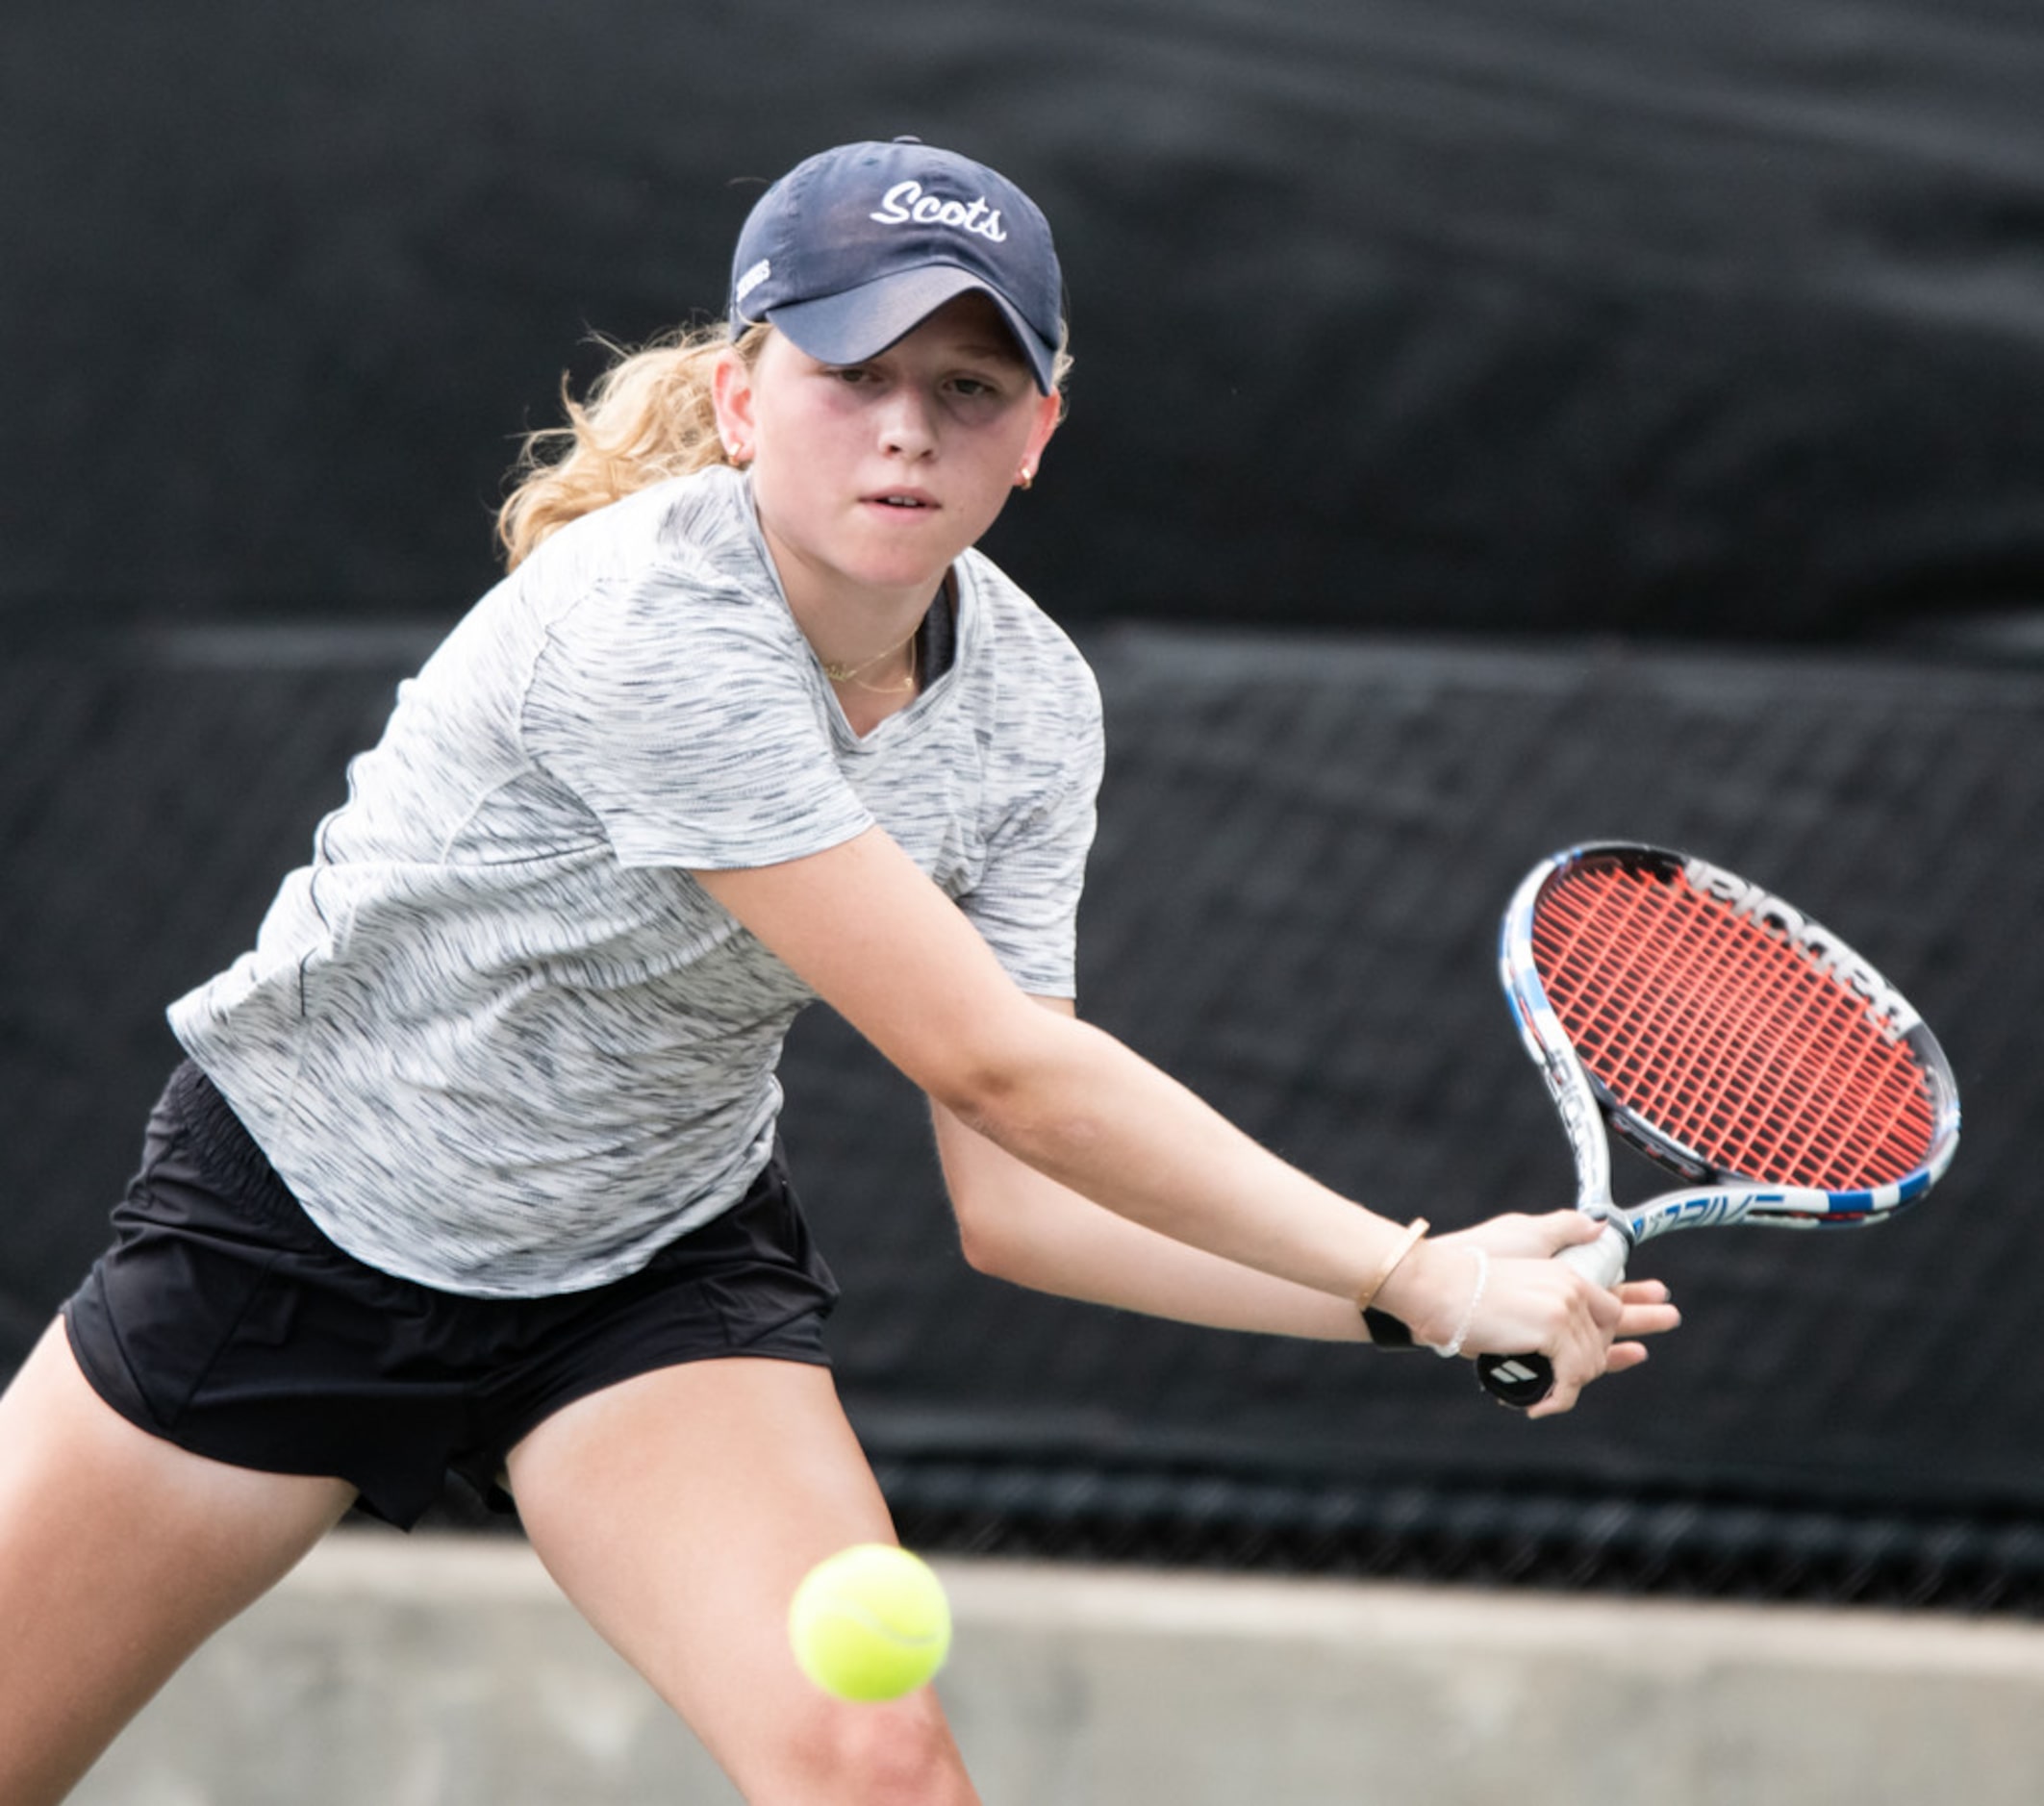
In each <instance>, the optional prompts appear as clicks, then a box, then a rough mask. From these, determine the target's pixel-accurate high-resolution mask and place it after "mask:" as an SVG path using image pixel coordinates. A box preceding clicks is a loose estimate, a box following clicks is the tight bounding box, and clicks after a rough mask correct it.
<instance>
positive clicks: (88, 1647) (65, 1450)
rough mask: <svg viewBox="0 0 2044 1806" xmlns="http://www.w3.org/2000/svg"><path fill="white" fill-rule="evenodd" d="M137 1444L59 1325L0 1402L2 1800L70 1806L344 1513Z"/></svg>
mask: <svg viewBox="0 0 2044 1806" xmlns="http://www.w3.org/2000/svg"><path fill="white" fill-rule="evenodd" d="M353 1498H354V1490H353V1488H351V1487H349V1486H348V1485H346V1484H345V1483H344V1482H342V1481H340V1480H332V1479H316V1478H308V1477H305V1476H303V1475H296V1474H274V1473H258V1472H256V1471H254V1470H252V1469H250V1468H246V1467H230V1466H228V1465H226V1464H224V1463H221V1462H216V1461H210V1460H207V1459H206V1458H204V1457H203V1456H199V1455H193V1454H189V1453H187V1452H186V1451H185V1450H184V1449H182V1448H179V1447H177V1446H175V1445H174V1444H173V1443H170V1442H164V1441H163V1440H162V1439H160V1438H158V1437H155V1436H152V1435H151V1434H150V1433H149V1432H148V1431H146V1430H143V1429H139V1428H138V1427H137V1426H136V1425H135V1424H133V1423H130V1422H129V1421H128V1420H127V1418H125V1417H121V1416H120V1415H119V1414H118V1413H116V1412H115V1411H114V1410H113V1409H112V1407H110V1406H109V1405H107V1404H106V1403H105V1401H104V1400H102V1399H101V1398H100V1396H99V1394H98V1393H97V1392H94V1391H93V1390H92V1388H91V1386H90V1385H89V1384H88V1382H87V1380H86V1378H85V1375H84V1374H83V1373H82V1372H80V1370H79V1367H78V1364H77V1362H76V1360H75V1359H74V1358H73V1356H72V1354H71V1348H70V1343H69V1342H68V1340H67V1338H66V1337H65V1334H64V1330H63V1324H62V1323H61V1322H60V1323H56V1324H53V1325H52V1326H51V1327H50V1329H49V1331H48V1332H47V1333H46V1334H45V1335H44V1336H43V1338H42V1340H41V1341H40V1342H38V1344H37V1346H36V1348H35V1350H34V1351H33V1352H32V1353H31V1354H30V1356H29V1358H28V1360H27V1361H26V1362H25V1363H24V1364H23V1366H22V1367H21V1370H20V1371H19V1372H18V1373H17V1374H16V1375H15V1376H14V1380H13V1384H12V1385H11V1386H10V1387H9V1388H8V1390H7V1392H6V1393H5V1395H4V1396H0V1624H4V1625H5V1626H6V1632H7V1634H6V1635H5V1636H4V1637H0V1801H5V1802H7V1806H40V1803H41V1802H44V1801H53V1800H58V1799H62V1798H63V1795H64V1793H66V1792H67V1791H68V1790H69V1788H70V1787H71V1786H72V1785H73V1784H74V1783H75V1782H76V1781H77V1779H78V1777H79V1776H80V1775H81V1774H83V1773H84V1772H85V1770H86V1769H87V1768H89V1767H90V1766H91V1764H92V1763H93V1762H94V1761H95V1760H96V1759H97V1758H98V1756H99V1754H100V1752H101V1751H102V1750H103V1749H104V1748H105V1747H106V1745H107V1744H108V1743H111V1742H112V1741H113V1739H114V1735H115V1733H116V1732H118V1731H119V1729H120V1728H121V1726H122V1725H124V1724H125V1723H126V1722H127V1721H128V1719H129V1718H132V1717H133V1716H134V1715H135V1713H136V1712H138V1711H139V1709H140V1708H141V1707H142V1705H143V1704H145V1703H146V1702H147V1700H148V1699H149V1698H150V1696H151V1695H152V1694H154V1693H156V1691H157V1689H158V1688H160V1687H161V1686H162V1685H163V1684H164V1681H165V1680H167V1679H168V1678H169V1676H170V1675H171V1674H172V1672H174V1671H175V1669H176V1668H178V1666H179V1664H181V1663H182V1662H183V1661H184V1659H185V1658H186V1657H187V1656H188V1655H189V1654H190V1652H191V1651H192V1650H193V1649H194V1648H196V1647H197V1646H198V1644H199V1643H202V1642H204V1641H205V1639H206V1638H207V1637H209V1636H210V1635H212V1633H213V1632H214V1630H216V1629H218V1628H219V1626H220V1625H221V1624H223V1623H225V1622H226V1621H227V1619H229V1618H232V1617H234V1615H235V1614H236V1613H238V1612H240V1610H241V1609H242V1608H243V1607H244V1606H246V1605H248V1604H250V1603H251V1602H253V1601H254V1600H255V1599H256V1598H257V1597H259V1596H260V1595H261V1594H262V1593H265V1591H267V1590H268V1588H269V1587H270V1586H272V1585H273V1584H274V1583H275V1582H276V1581H278V1580H279V1579H281V1578H282V1577H283V1576H284V1575H285V1574H286V1573H288V1572H289V1571H290V1568H292V1567H294V1566H295V1565H296V1564H297V1562H298V1560H299V1558H300V1557H302V1556H303V1555H304V1554H305V1552H306V1551H307V1550H308V1549H309V1548H311V1547H312V1545H313V1544H314V1543H316V1542H317V1541H318V1540H319V1539H320V1538H321V1537H322V1536H323V1535H324V1534H325V1533H326V1532H327V1531H328V1530H329V1529H330V1528H332V1526H333V1525H334V1524H335V1523H336V1522H337V1521H339V1519H340V1518H341V1516H342V1514H343V1513H345V1512H346V1510H347V1508H348V1506H349V1504H350V1502H351V1501H352V1500H353Z"/></svg>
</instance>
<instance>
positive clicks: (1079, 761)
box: [959, 685, 1101, 997]
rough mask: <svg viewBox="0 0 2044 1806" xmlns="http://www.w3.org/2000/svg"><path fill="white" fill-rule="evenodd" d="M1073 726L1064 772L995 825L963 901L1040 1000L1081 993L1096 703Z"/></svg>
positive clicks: (1096, 764) (1004, 962) (1094, 809)
mask: <svg viewBox="0 0 2044 1806" xmlns="http://www.w3.org/2000/svg"><path fill="white" fill-rule="evenodd" d="M1088 693H1089V695H1090V694H1091V688H1090V685H1089V687H1088ZM1074 726H1075V737H1074V739H1073V740H1071V741H1069V742H1068V743H1067V750H1068V754H1069V756H1068V758H1067V759H1066V760H1065V761H1064V762H1063V764H1062V765H1061V767H1060V768H1059V769H1058V771H1057V772H1056V773H1055V774H1054V775H1053V776H1051V777H1050V778H1049V781H1048V782H1047V784H1046V785H1045V786H1044V787H1043V788H1041V789H1039V790H1036V791H1035V792H1034V793H1033V794H1031V795H1029V796H1028V797H1026V798H1024V799H1022V800H1020V801H1018V803H1017V804H1016V805H1015V806H1014V807H1012V808H1011V809H1010V810H1009V811H1008V812H1007V814H1006V815H1004V816H1003V817H1002V818H1001V819H1000V820H998V821H997V822H996V823H995V824H994V825H993V828H992V830H991V832H990V833H989V835H988V838H987V847H986V864H985V867H984V869H983V871H982V872H981V874H980V878H979V882H978V883H977V884H976V885H975V886H974V887H973V889H972V890H971V891H970V892H969V893H968V894H967V895H965V896H963V897H961V898H960V899H959V904H960V907H961V908H962V909H963V910H964V911H965V913H966V915H967V916H968V917H969V918H970V919H971V921H972V925H973V926H974V927H975V928H977V929H978V930H979V933H980V935H981V936H982V938H983V939H984V940H985V941H986V942H987V944H988V945H989V946H990V947H991V948H992V949H993V951H994V955H995V957H996V958H997V960H999V962H1000V964H1001V966H1002V968H1003V969H1004V970H1005V971H1006V972H1007V974H1008V976H1009V977H1010V978H1012V979H1014V981H1015V982H1016V984H1017V985H1019V986H1020V987H1021V988H1022V990H1023V991H1028V992H1029V993H1030V994H1032V995H1034V996H1043V997H1072V996H1076V995H1077V992H1078V982H1077V963H1078V908H1079V898H1080V895H1081V893H1082V892H1083V890H1085V885H1086V860H1087V856H1088V855H1089V854H1090V853H1091V851H1092V849H1093V838H1094V830H1095V826H1096V823H1097V820H1098V798H1099V787H1100V770H1101V738H1100V727H1099V716H1098V706H1097V704H1096V706H1095V707H1094V709H1093V710H1092V712H1091V713H1090V715H1088V716H1087V717H1086V718H1085V719H1084V720H1083V721H1081V722H1079V723H1076V724H1074Z"/></svg>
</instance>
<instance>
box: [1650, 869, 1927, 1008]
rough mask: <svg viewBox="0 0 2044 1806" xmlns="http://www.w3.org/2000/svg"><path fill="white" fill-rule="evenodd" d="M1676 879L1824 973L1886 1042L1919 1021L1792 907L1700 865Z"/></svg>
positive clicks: (1870, 971)
mask: <svg viewBox="0 0 2044 1806" xmlns="http://www.w3.org/2000/svg"><path fill="white" fill-rule="evenodd" d="M1682 875H1683V877H1685V878H1687V879H1688V880H1689V882H1690V883H1691V884H1692V885H1693V886H1695V887H1696V889H1697V890H1701V891H1703V893H1704V894H1705V895H1706V896H1713V897H1716V898H1717V899H1718V900H1719V901H1720V902H1721V903H1727V904H1729V905H1730V907H1731V911H1732V914H1733V915H1735V916H1752V917H1753V919H1754V921H1756V922H1758V923H1759V924H1760V925H1761V926H1762V927H1763V928H1767V929H1770V930H1772V931H1773V932H1774V933H1775V934H1777V935H1779V936H1780V938H1781V939H1782V940H1783V941H1787V942H1788V943H1789V945H1790V946H1792V947H1794V948H1795V949H1796V950H1797V951H1798V952H1799V953H1801V954H1802V955H1803V956H1804V958H1805V959H1806V960H1808V961H1809V962H1810V964H1811V965H1813V966H1816V967H1818V969H1819V970H1821V971H1826V972H1829V973H1830V974H1831V976H1832V977H1833V978H1835V979H1836V980H1837V981H1838V983H1839V984H1841V985H1843V986H1844V987H1845V988H1846V989H1847V990H1848V991H1852V992H1853V993H1854V994H1855V996H1858V997H1863V998H1865V999H1866V1006H1867V1015H1868V1016H1869V1017H1871V1018H1872V1019H1873V1020H1874V1021H1875V1022H1878V1023H1879V1024H1880V1026H1881V1028H1882V1029H1883V1030H1884V1031H1885V1032H1886V1034H1887V1036H1888V1037H1889V1039H1890V1040H1892V1041H1900V1040H1901V1039H1902V1038H1903V1037H1904V1036H1905V1035H1906V1034H1907V1033H1908V1032H1909V1031H1910V1030H1911V1029H1912V1028H1914V1027H1915V1026H1916V1025H1917V1024H1918V1023H1919V1022H1921V1021H1922V1020H1923V1017H1922V1016H1918V1015H1917V1013H1916V1012H1915V1011H1914V1010H1913V1009H1911V1008H1910V1007H1909V1002H1908V999H1907V998H1905V996H1904V995H1903V994H1902V992H1901V991H1897V990H1896V989H1895V987H1894V986H1893V985H1891V984H1889V983H1888V981H1887V980H1886V979H1885V978H1883V977H1881V975H1880V973H1879V972H1878V971H1876V970H1875V969H1874V967H1873V966H1870V965H1869V964H1868V963H1867V962H1866V961H1865V960H1863V959H1861V958H1860V957H1859V955H1858V954H1856V953H1855V952H1854V951H1853V949H1852V948H1851V947H1849V946H1847V945H1846V943H1845V942H1844V941H1841V940H1839V939H1838V937H1837V936H1836V935H1834V934H1832V933H1831V931H1830V929H1829V928H1826V927H1824V926H1823V925H1822V924H1821V923H1818V922H1813V921H1811V920H1810V918H1809V917H1808V916H1805V915H1804V913H1803V912H1802V911H1801V910H1799V909H1798V908H1796V906H1795V905H1794V904H1793V903H1784V902H1782V900H1781V899H1780V898H1779V897H1778V896H1776V895H1775V894H1774V893H1773V892H1772V891H1768V890H1761V889H1760V887H1759V886H1758V885H1756V884H1748V883H1747V882H1746V880H1745V879H1744V878H1740V877H1736V876H1734V875H1733V874H1732V873H1730V872H1729V871H1726V870H1724V869H1723V868H1722V867H1720V866H1717V865H1711V864H1709V863H1708V862H1707V861H1705V860H1701V859H1690V860H1688V861H1687V862H1685V864H1684V865H1683V866H1682Z"/></svg>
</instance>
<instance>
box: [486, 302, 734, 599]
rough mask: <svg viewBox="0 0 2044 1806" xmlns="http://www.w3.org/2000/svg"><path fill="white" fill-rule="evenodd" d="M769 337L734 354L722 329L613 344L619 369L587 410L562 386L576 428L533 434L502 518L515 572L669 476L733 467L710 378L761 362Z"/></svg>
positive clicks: (606, 376) (599, 382)
mask: <svg viewBox="0 0 2044 1806" xmlns="http://www.w3.org/2000/svg"><path fill="white" fill-rule="evenodd" d="M766 333H767V328H765V327H763V326H754V327H750V328H748V329H747V330H746V332H745V333H744V337H742V338H741V339H739V340H738V341H737V343H736V345H735V347H734V345H733V342H732V339H731V337H730V333H729V331H728V329H727V328H726V327H724V326H723V325H721V324H719V325H716V326H703V327H694V328H688V329H684V330H681V331H678V332H674V333H670V334H669V335H668V336H666V337H665V338H662V339H655V340H653V341H652V342H651V343H650V344H647V345H643V346H642V347H640V348H639V349H637V350H630V349H627V348H625V347H623V346H618V345H612V346H611V347H610V349H611V350H612V351H613V352H614V353H615V354H616V361H615V362H614V363H613V364H611V366H610V368H609V369H607V370H605V371H604V373H603V374H602V375H601V376H599V377H598V378H597V379H596V381H595V382H594V384H593V385H592V386H591V389H590V391H589V399H588V401H587V403H586V404H585V403H580V402H577V401H576V400H575V398H574V397H573V396H572V395H571V394H569V393H568V384H567V379H566V378H564V379H563V380H562V385H561V400H562V403H563V406H564V407H565V408H566V410H567V413H568V424H567V425H566V426H551V427H543V428H542V429H540V430H539V431H538V432H535V433H528V434H527V435H526V436H525V442H524V444H523V446H522V447H521V448H520V451H519V455H518V461H517V464H516V465H514V466H513V469H512V477H513V488H512V491H511V493H510V495H509V496H507V497H506V498H505V501H504V505H503V507H501V508H500V509H498V510H497V517H496V531H497V539H498V542H499V543H500V544H501V546H502V547H503V552H504V564H505V568H506V569H511V570H515V569H516V568H517V566H518V565H519V564H521V563H522V562H523V561H524V560H525V559H526V558H528V557H529V556H530V555H531V553H532V550H533V548H534V547H535V546H537V545H538V544H539V543H540V542H541V540H543V539H545V538H546V537H547V536H548V535H549V534H553V533H557V532H559V531H560V529H561V528H563V527H565V526H567V525H568V522H569V521H571V520H577V519H579V518H581V516H582V515H584V514H590V513H591V512H593V510H595V509H598V508H602V507H604V506H605V505H606V504H608V503H611V502H615V501H617V500H618V499H619V498H620V497H623V496H626V495H630V494H631V493H633V491H635V490H637V489H645V488H646V487H648V486H649V485H651V484H654V483H659V482H662V481H664V480H665V479H667V478H669V477H679V476H688V475H691V474H692V473H694V471H697V470H703V469H707V468H708V467H709V466H710V465H711V464H728V463H729V462H730V460H729V459H728V458H727V457H726V456H725V454H724V447H723V442H722V440H721V439H719V437H718V432H717V415H716V410H715V408H714V406H713V403H712V398H711V387H710V379H711V372H712V371H713V370H714V369H715V368H716V366H717V360H718V357H719V354H721V353H722V352H724V351H726V350H731V349H735V350H736V351H737V353H738V355H739V356H740V357H742V358H744V359H746V360H747V361H748V362H749V361H750V360H751V359H752V358H754V357H756V356H757V355H758V352H759V347H760V344H761V342H762V340H763V339H765V337H766Z"/></svg>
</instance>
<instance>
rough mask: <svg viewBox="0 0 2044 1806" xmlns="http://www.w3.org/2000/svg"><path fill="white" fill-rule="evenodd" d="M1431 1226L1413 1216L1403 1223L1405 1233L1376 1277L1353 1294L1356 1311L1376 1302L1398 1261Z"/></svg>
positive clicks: (1364, 1309)
mask: <svg viewBox="0 0 2044 1806" xmlns="http://www.w3.org/2000/svg"><path fill="white" fill-rule="evenodd" d="M1432 1226H1433V1225H1432V1224H1431V1223H1429V1222H1428V1221H1427V1220H1426V1217H1414V1218H1413V1219H1412V1220H1411V1221H1410V1222H1409V1223H1407V1224H1406V1225H1405V1233H1404V1234H1403V1235H1401V1237H1400V1238H1399V1244H1398V1246H1397V1247H1395V1248H1393V1249H1392V1250H1391V1253H1390V1256H1389V1258H1387V1259H1386V1260H1385V1262H1384V1264H1383V1266H1382V1267H1378V1268H1377V1270H1376V1277H1375V1279H1373V1280H1372V1281H1371V1282H1370V1283H1369V1284H1368V1285H1367V1286H1365V1287H1364V1288H1363V1289H1362V1291H1360V1292H1357V1293H1356V1294H1355V1308H1356V1309H1357V1310H1358V1311H1367V1310H1369V1308H1370V1307H1371V1306H1372V1305H1373V1304H1374V1303H1375V1302H1376V1294H1377V1293H1378V1292H1382V1291H1383V1290H1384V1282H1385V1281H1386V1280H1388V1279H1389V1278H1390V1277H1391V1275H1392V1274H1393V1273H1395V1272H1397V1271H1398V1270H1399V1263H1400V1262H1401V1261H1402V1260H1403V1259H1404V1258H1405V1257H1406V1255H1408V1254H1410V1253H1411V1252H1412V1250H1413V1248H1414V1247H1415V1245H1417V1243H1418V1242H1419V1241H1420V1239H1421V1237H1423V1236H1424V1235H1426V1232H1427V1230H1428V1229H1430V1228H1431V1227H1432Z"/></svg>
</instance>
